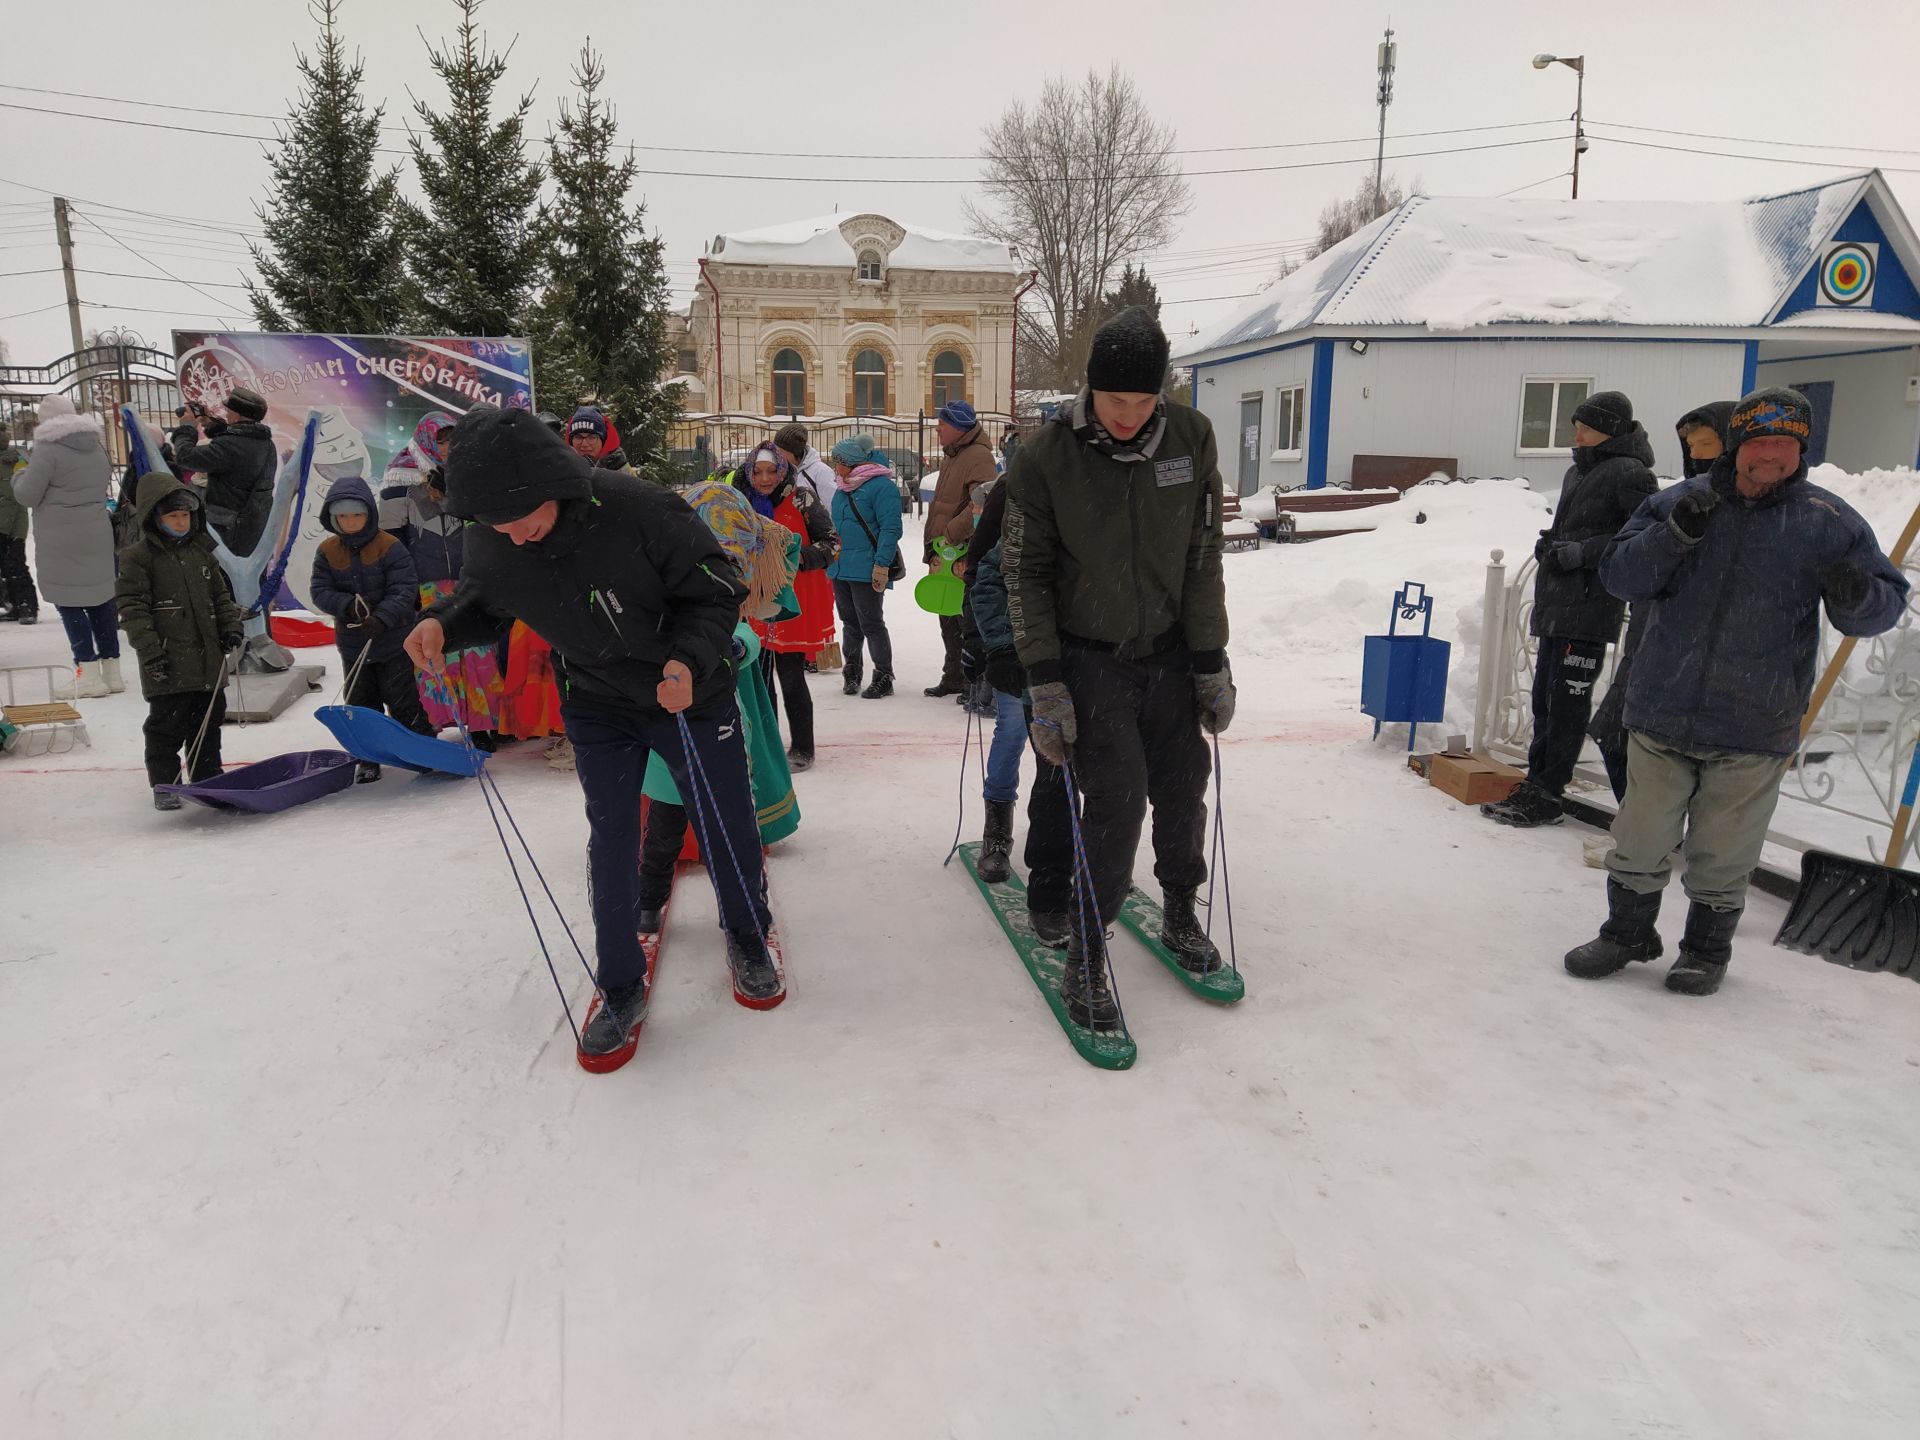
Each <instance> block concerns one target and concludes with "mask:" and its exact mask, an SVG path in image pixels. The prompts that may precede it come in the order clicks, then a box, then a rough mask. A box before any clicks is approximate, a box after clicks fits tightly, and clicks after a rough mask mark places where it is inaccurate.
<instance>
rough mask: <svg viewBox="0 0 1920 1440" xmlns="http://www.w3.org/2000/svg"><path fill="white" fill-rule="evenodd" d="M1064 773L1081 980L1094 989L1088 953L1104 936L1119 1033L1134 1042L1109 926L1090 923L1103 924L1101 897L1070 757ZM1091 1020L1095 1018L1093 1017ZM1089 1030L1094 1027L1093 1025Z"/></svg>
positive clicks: (1103, 952) (1063, 765)
mask: <svg viewBox="0 0 1920 1440" xmlns="http://www.w3.org/2000/svg"><path fill="white" fill-rule="evenodd" d="M1060 774H1061V777H1062V778H1063V779H1064V780H1065V781H1066V784H1067V821H1068V824H1069V826H1070V827H1071V829H1072V830H1073V899H1074V905H1075V908H1076V909H1077V910H1078V911H1079V918H1080V977H1081V979H1083V980H1084V981H1086V982H1087V986H1088V989H1089V990H1091V989H1092V985H1093V971H1092V962H1091V961H1090V959H1089V958H1088V951H1089V950H1090V949H1091V947H1092V945H1093V938H1094V936H1096V935H1097V936H1099V937H1100V962H1101V964H1102V966H1103V967H1104V968H1105V969H1106V972H1107V990H1108V993H1109V994H1111V995H1112V996H1113V1009H1114V1013H1115V1015H1116V1016H1117V1017H1118V1018H1119V1021H1120V1032H1119V1033H1120V1034H1122V1035H1124V1036H1126V1037H1127V1038H1128V1039H1132V1038H1133V1034H1132V1032H1131V1031H1129V1030H1128V1029H1127V1012H1126V1011H1125V1010H1124V1009H1123V1008H1122V1007H1121V1004H1120V986H1119V984H1118V983H1117V981H1116V977H1115V975H1114V973H1113V949H1112V947H1111V946H1109V945H1108V944H1107V943H1106V940H1107V931H1106V926H1105V925H1104V924H1101V923H1095V924H1092V925H1089V924H1088V923H1087V921H1088V919H1089V917H1091V918H1092V919H1093V920H1094V921H1096V922H1098V921H1099V918H1100V917H1099V914H1098V909H1097V907H1098V905H1099V898H1098V896H1097V895H1096V894H1095V892H1094V888H1093V866H1092V865H1091V864H1090V863H1089V862H1088V860H1087V844H1086V840H1085V838H1084V837H1083V836H1082V835H1081V833H1080V789H1079V787H1078V786H1077V785H1075V784H1074V783H1073V765H1072V763H1071V759H1070V757H1069V758H1067V759H1063V760H1062V761H1061V763H1060ZM1067 963H1068V964H1069V965H1071V964H1072V963H1073V959H1072V955H1071V952H1069V955H1068V959H1067ZM1088 1018H1089V1019H1091V1018H1092V1017H1091V1015H1089V1017H1088ZM1087 1028H1088V1029H1092V1028H1093V1027H1092V1026H1090V1025H1089V1026H1088V1027H1087Z"/></svg>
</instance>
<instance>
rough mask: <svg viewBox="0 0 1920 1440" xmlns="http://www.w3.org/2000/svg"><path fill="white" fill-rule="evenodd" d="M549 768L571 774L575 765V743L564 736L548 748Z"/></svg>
mask: <svg viewBox="0 0 1920 1440" xmlns="http://www.w3.org/2000/svg"><path fill="white" fill-rule="evenodd" d="M547 768H548V769H549V770H559V771H563V772H569V773H570V772H571V771H572V770H573V768H574V764H573V742H572V741H571V740H569V739H567V737H566V736H564V735H562V736H560V737H559V738H558V739H557V740H555V741H554V742H553V744H551V745H549V746H548V747H547Z"/></svg>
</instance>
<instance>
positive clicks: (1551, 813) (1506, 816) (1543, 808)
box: [1480, 780, 1566, 830]
mask: <svg viewBox="0 0 1920 1440" xmlns="http://www.w3.org/2000/svg"><path fill="white" fill-rule="evenodd" d="M1480 813H1481V814H1482V815H1484V816H1486V817H1487V818H1488V819H1489V820H1498V821H1499V822H1500V823H1501V824H1502V825H1511V826H1513V827H1514V828H1515V829H1517V830H1530V829H1532V828H1533V827H1534V826H1536V825H1558V824H1559V823H1560V822H1561V820H1562V819H1564V818H1565V817H1566V807H1565V806H1564V805H1562V804H1561V803H1560V801H1559V798H1558V797H1557V796H1553V795H1549V794H1548V793H1547V792H1546V791H1544V790H1542V789H1541V788H1540V787H1539V786H1538V785H1536V784H1534V783H1533V782H1532V781H1531V780H1522V781H1521V782H1520V783H1519V784H1518V785H1516V786H1515V787H1514V790H1513V793H1512V794H1511V795H1509V796H1507V798H1506V799H1504V800H1498V801H1495V802H1494V803H1493V804H1491V805H1482V806H1481V807H1480Z"/></svg>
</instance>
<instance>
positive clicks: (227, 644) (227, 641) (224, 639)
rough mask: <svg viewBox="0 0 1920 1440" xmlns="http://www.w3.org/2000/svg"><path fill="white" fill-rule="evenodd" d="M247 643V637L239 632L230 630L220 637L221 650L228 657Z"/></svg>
mask: <svg viewBox="0 0 1920 1440" xmlns="http://www.w3.org/2000/svg"><path fill="white" fill-rule="evenodd" d="M246 643H247V637H246V636H244V635H242V634H241V633H240V632H239V631H238V630H229V631H227V633H226V634H224V635H222V636H221V637H220V649H221V650H222V652H224V653H225V654H228V655H231V654H232V653H233V652H234V651H236V650H238V649H239V648H240V647H241V646H242V645H244V644H246Z"/></svg>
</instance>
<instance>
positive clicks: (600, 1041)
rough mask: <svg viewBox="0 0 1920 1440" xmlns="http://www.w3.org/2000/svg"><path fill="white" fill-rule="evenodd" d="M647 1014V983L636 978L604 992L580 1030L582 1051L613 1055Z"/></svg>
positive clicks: (584, 1052) (582, 1052)
mask: <svg viewBox="0 0 1920 1440" xmlns="http://www.w3.org/2000/svg"><path fill="white" fill-rule="evenodd" d="M646 1018H647V987H646V985H645V984H644V983H643V982H641V981H639V980H636V981H634V982H633V984H631V985H615V986H613V987H612V988H610V989H608V990H604V991H602V992H601V1003H600V1006H599V1008H598V1009H596V1010H595V1011H594V1012H593V1014H592V1015H590V1016H589V1017H587V1023H586V1025H585V1026H583V1027H582V1028H581V1031H580V1053H581V1054H582V1055H596V1056H598V1055H611V1054H613V1052H614V1051H616V1050H618V1049H620V1048H621V1047H622V1046H623V1045H625V1044H626V1043H627V1040H628V1037H629V1036H630V1035H631V1034H632V1032H633V1028H634V1026H636V1025H638V1024H639V1023H640V1022H641V1021H642V1020H644V1019H646Z"/></svg>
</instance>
